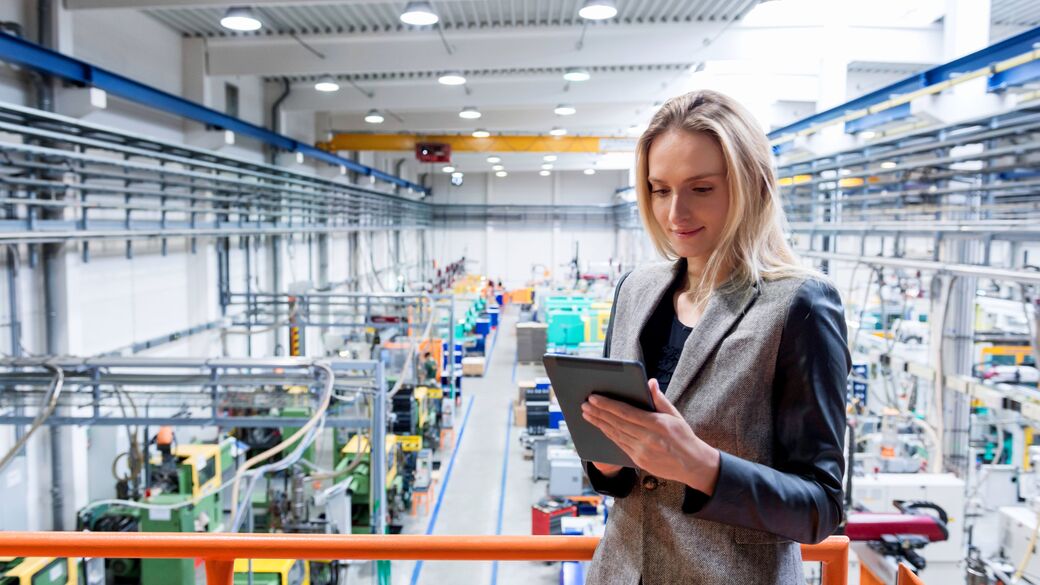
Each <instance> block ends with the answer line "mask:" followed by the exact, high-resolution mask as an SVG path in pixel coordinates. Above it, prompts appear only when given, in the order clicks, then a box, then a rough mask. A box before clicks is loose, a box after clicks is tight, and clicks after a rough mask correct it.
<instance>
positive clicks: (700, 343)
mask: <svg viewBox="0 0 1040 585" xmlns="http://www.w3.org/2000/svg"><path fill="white" fill-rule="evenodd" d="M758 293H759V290H758V287H757V286H753V287H752V288H751V289H750V290H748V289H743V290H726V291H720V292H717V293H715V294H713V295H712V296H711V299H710V300H709V301H708V306H707V307H706V308H705V309H704V314H703V315H702V316H701V320H700V321H699V322H698V323H697V325H696V326H695V327H694V328H693V331H691V332H690V336H689V337H688V338H687V339H686V344H685V345H683V350H682V355H681V356H680V357H679V363H678V364H677V365H676V366H675V372H673V373H672V379H671V382H669V383H668V392H667V393H666V394H665V397H666V398H668V400H670V401H671V402H672V403H675V401H676V400H677V399H678V398H679V397H680V396H681V395H682V394H683V393H684V392H685V391H686V389H687V388H688V387H689V386H690V383H691V382H693V380H694V378H696V376H697V373H698V372H700V371H701V368H702V367H704V364H705V362H706V361H707V359H708V357H709V356H711V354H713V353H714V352H715V349H716V347H718V345H719V343H721V342H722V340H723V339H724V338H725V337H726V335H727V334H728V333H729V331H730V330H731V329H733V326H734V325H735V324H736V323H737V321H739V320H740V318H741V317H742V316H743V315H744V312H745V311H747V308H748V307H749V306H751V303H752V302H754V300H755V299H756V298H757V297H758Z"/></svg>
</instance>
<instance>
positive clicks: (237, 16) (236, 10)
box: [220, 6, 264, 32]
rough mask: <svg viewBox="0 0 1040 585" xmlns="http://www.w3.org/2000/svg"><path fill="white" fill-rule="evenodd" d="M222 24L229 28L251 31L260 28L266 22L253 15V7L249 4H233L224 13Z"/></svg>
mask: <svg viewBox="0 0 1040 585" xmlns="http://www.w3.org/2000/svg"><path fill="white" fill-rule="evenodd" d="M220 26H222V27H224V28H226V29H228V30H236V31H241V32H249V31H254V30H260V27H262V26H264V23H262V22H260V19H258V18H257V17H255V16H253V9H252V8H250V7H248V6H232V7H231V8H228V9H227V12H225V13H224V18H221V19H220Z"/></svg>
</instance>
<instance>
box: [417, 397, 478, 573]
mask: <svg viewBox="0 0 1040 585" xmlns="http://www.w3.org/2000/svg"><path fill="white" fill-rule="evenodd" d="M475 398H476V397H475V396H470V398H469V406H467V407H466V415H465V416H463V417H462V426H461V427H459V436H458V437H456V438H455V447H454V448H453V449H452V450H451V459H449V460H448V469H446V470H445V471H444V483H442V484H441V493H439V494H437V503H436V504H435V505H434V506H433V515H431V516H430V523H429V524H427V525H426V534H427V536H428V535H430V534H433V529H434V526H436V524H437V515H438V514H440V511H441V504H443V503H444V494H445V493H447V492H448V482H449V481H451V470H452V469H454V468H455V456H456V455H458V454H459V445H461V444H462V435H464V434H466V423H468V422H469V413H470V412H472V411H473V400H475ZM422 568H423V562H422V561H419V562H417V563H415V568H414V569H413V570H412V581H411V584H412V585H416V583H418V582H419V573H421V572H422Z"/></svg>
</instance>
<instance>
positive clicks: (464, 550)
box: [0, 532, 849, 585]
mask: <svg viewBox="0 0 1040 585" xmlns="http://www.w3.org/2000/svg"><path fill="white" fill-rule="evenodd" d="M599 540H600V539H599V537H595V536H486V535H472V536H456V535H451V536H440V535H435V536H426V535H404V534H401V535H335V534H231V533H216V534H210V533H119V532H0V556H14V557H87V558H96V557H102V558H158V559H187V558H195V559H202V560H204V561H207V563H206V573H207V576H208V579H209V585H224V584H228V583H230V582H231V577H232V576H233V563H234V560H235V559H286V558H290V559H307V560H325V559H353V560H395V561H396V560H438V561H587V560H590V559H592V556H593V554H594V553H595V551H596V546H597V545H598V544H599ZM848 552H849V539H848V537H845V536H832V537H830V538H828V539H827V540H825V541H823V542H822V543H820V544H816V545H802V559H803V560H805V561H810V562H822V563H823V564H824V576H823V580H822V584H823V585H845V584H846V583H847V581H848Z"/></svg>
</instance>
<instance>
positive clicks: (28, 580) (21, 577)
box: [0, 557, 79, 585]
mask: <svg viewBox="0 0 1040 585" xmlns="http://www.w3.org/2000/svg"><path fill="white" fill-rule="evenodd" d="M0 566H2V567H5V568H7V567H10V568H7V570H6V571H5V572H4V573H3V576H2V577H0V583H2V584H3V585H78V582H79V559H64V558H55V557H25V558H22V559H20V560H19V559H18V558H14V557H0Z"/></svg>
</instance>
